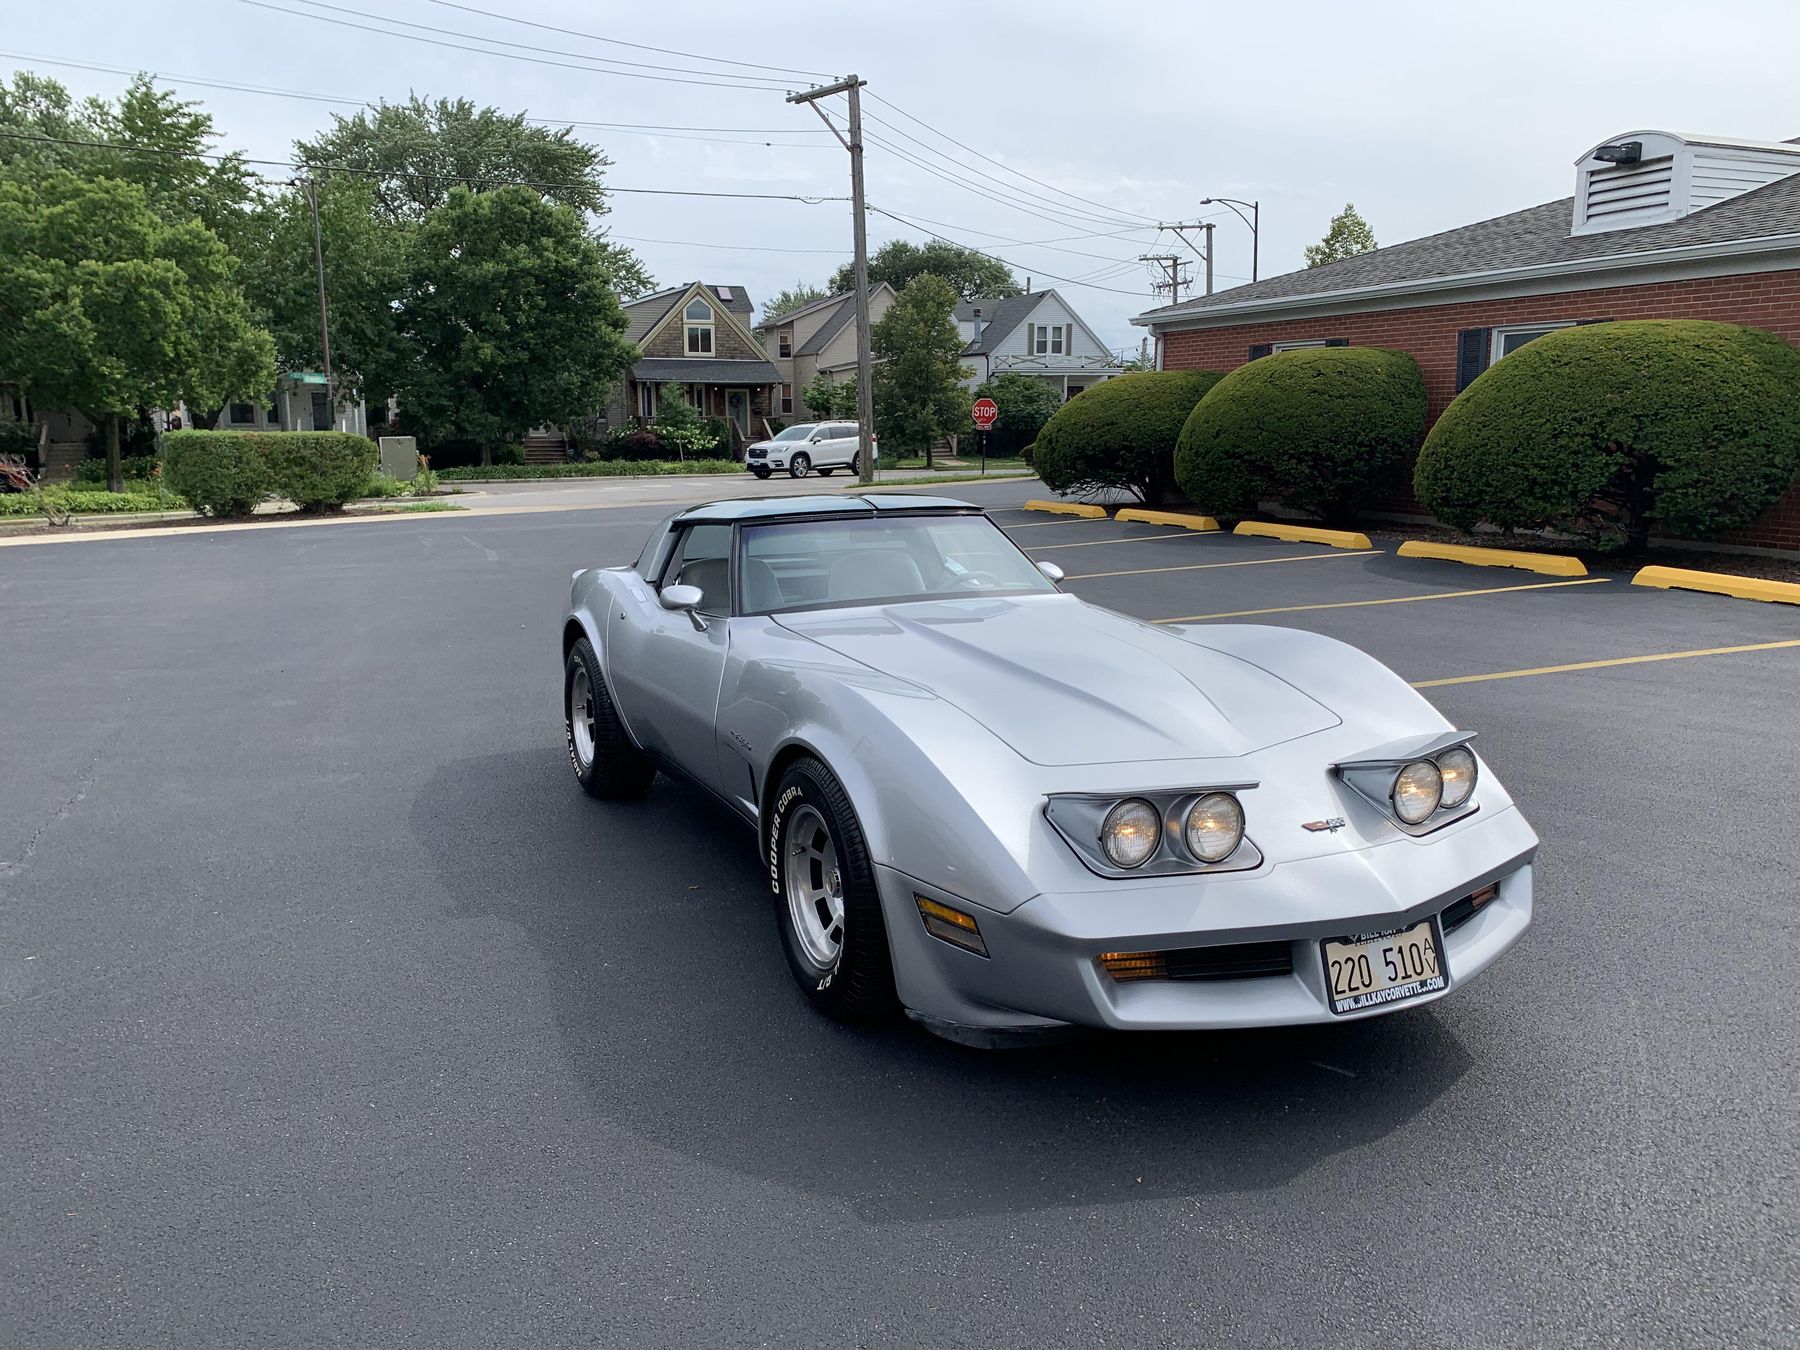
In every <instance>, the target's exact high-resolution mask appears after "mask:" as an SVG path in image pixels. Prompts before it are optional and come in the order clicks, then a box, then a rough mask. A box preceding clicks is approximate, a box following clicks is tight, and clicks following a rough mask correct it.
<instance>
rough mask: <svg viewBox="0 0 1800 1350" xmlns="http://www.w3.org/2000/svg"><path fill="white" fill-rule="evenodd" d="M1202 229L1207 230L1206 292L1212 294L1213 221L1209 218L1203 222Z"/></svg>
mask: <svg viewBox="0 0 1800 1350" xmlns="http://www.w3.org/2000/svg"><path fill="white" fill-rule="evenodd" d="M1200 228H1201V229H1203V230H1205V231H1206V293H1207V294H1208V295H1211V294H1212V258H1213V254H1212V232H1213V223H1212V222H1211V221H1210V220H1208V221H1205V222H1204V223H1202V225H1201V227H1200Z"/></svg>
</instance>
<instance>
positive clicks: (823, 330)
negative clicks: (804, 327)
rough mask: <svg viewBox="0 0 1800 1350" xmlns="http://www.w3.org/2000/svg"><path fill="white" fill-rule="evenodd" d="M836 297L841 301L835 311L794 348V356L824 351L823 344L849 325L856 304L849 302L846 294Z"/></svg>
mask: <svg viewBox="0 0 1800 1350" xmlns="http://www.w3.org/2000/svg"><path fill="white" fill-rule="evenodd" d="M837 299H838V300H840V301H841V302H842V303H841V304H839V305H838V309H837V313H836V314H833V315H832V316H831V317H830V318H829V319H827V320H825V322H824V323H822V324H820V325H819V326H818V328H817V329H816V330H815V331H814V332H813V335H812V336H811V337H809V338H807V339H806V341H805V342H802V343H801V344H800V345H799V346H798V347H796V348H794V355H795V356H812V355H813V354H814V353H816V352H822V351H824V350H825V344H826V343H827V342H830V341H831V339H833V338H834V337H836V336H837V335H838V334H839V333H841V332H843V331H844V329H845V328H846V327H848V326H849V324H850V321H851V320H852V319H854V318H855V317H856V306H855V305H854V304H852V303H851V298H850V297H849V296H848V295H841V296H838V297H837Z"/></svg>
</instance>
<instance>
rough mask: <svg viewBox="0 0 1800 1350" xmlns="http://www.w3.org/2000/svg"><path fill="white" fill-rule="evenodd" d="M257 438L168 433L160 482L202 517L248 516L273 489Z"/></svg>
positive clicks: (242, 434) (236, 433)
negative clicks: (184, 499) (183, 498)
mask: <svg viewBox="0 0 1800 1350" xmlns="http://www.w3.org/2000/svg"><path fill="white" fill-rule="evenodd" d="M259 439H263V438H260V437H257V436H255V435H252V434H248V433H245V432H241V431H171V432H169V433H168V434H167V435H166V436H164V437H163V479H164V481H166V482H167V483H168V485H169V488H170V490H171V491H174V492H177V493H179V494H180V495H181V496H183V497H186V498H187V500H188V504H189V505H190V506H192V507H193V508H194V509H195V510H196V511H198V512H200V513H201V514H202V515H208V516H242V515H248V514H249V513H250V510H251V508H253V507H254V506H256V505H257V503H259V502H261V501H263V500H265V499H266V498H267V497H268V496H269V493H270V492H271V491H272V490H273V483H272V480H271V479H270V476H269V465H268V461H267V460H266V459H265V458H264V456H263V453H262V450H261V448H260V447H259V446H258V445H257V444H256V442H257V441H258V440H259Z"/></svg>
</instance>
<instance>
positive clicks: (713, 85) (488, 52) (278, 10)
mask: <svg viewBox="0 0 1800 1350" xmlns="http://www.w3.org/2000/svg"><path fill="white" fill-rule="evenodd" d="M310 2H314V3H316V0H310ZM238 3H239V4H240V5H250V6H252V7H254V8H256V9H266V10H269V11H271V12H272V13H275V14H286V15H287V16H288V17H289V18H296V19H312V20H315V21H316V22H319V23H330V24H336V25H337V26H338V27H340V28H355V29H358V30H360V31H361V32H364V33H377V34H379V35H380V36H382V37H397V38H404V39H406V40H407V41H408V42H423V43H427V44H429V45H430V46H433V47H448V48H450V49H451V50H453V51H459V52H474V53H475V54H476V55H477V56H499V57H504V58H505V59H506V60H508V61H524V62H527V63H528V64H531V65H539V66H557V67H560V68H561V69H563V70H579V71H583V72H585V73H586V74H589V75H618V76H622V77H623V78H625V79H630V80H655V81H657V82H658V83H660V84H693V85H702V86H705V87H707V88H710V89H750V90H754V91H755V92H757V93H762V94H767V93H772V92H777V91H778V87H779V82H778V81H776V82H770V83H761V84H746V83H736V84H733V83H728V82H726V81H724V80H694V79H683V78H682V77H680V76H678V75H645V74H642V73H640V72H637V71H631V70H608V69H605V68H604V67H601V66H595V65H592V64H578V63H577V61H555V60H551V59H550V58H549V57H547V56H518V55H515V54H514V53H512V52H497V51H495V50H493V49H492V48H491V47H472V46H470V45H469V44H468V43H465V42H445V41H444V40H443V39H441V38H431V37H424V36H422V35H421V34H418V33H397V32H395V31H393V30H392V29H390V28H375V27H372V26H370V25H369V24H366V23H353V22H352V21H350V20H349V19H339V18H334V17H332V16H331V15H329V14H307V13H304V12H302V11H300V10H295V9H286V8H284V7H283V6H281V5H273V4H269V3H267V0H238ZM370 17H380V16H370ZM382 22H384V23H392V24H400V23H402V22H404V21H403V20H400V19H382ZM413 26H414V27H424V25H422V24H418V25H413ZM431 31H434V32H444V31H447V30H444V29H433V30H431ZM456 36H458V37H471V36H473V35H472V34H466V33H458V34H456ZM475 40H476V41H478V42H498V41H499V39H498V38H475ZM505 45H507V46H520V45H522V44H519V43H507V44H505ZM562 54H563V55H565V56H577V57H578V60H579V61H580V62H594V61H604V60H605V59H606V58H605V57H598V56H586V57H583V56H579V55H578V53H574V52H564V53H562Z"/></svg>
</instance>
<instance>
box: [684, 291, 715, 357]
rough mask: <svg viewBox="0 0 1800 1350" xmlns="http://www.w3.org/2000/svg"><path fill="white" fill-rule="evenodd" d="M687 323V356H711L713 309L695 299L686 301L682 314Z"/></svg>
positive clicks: (702, 301)
mask: <svg viewBox="0 0 1800 1350" xmlns="http://www.w3.org/2000/svg"><path fill="white" fill-rule="evenodd" d="M681 313H682V318H683V319H684V320H685V321H686V323H687V354H688V355H689V356H711V355H712V350H713V308H712V306H711V305H709V304H707V303H706V301H704V300H701V299H699V298H698V297H696V298H695V299H693V300H690V301H688V304H687V308H686V309H684V310H683V311H682V312H681Z"/></svg>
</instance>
